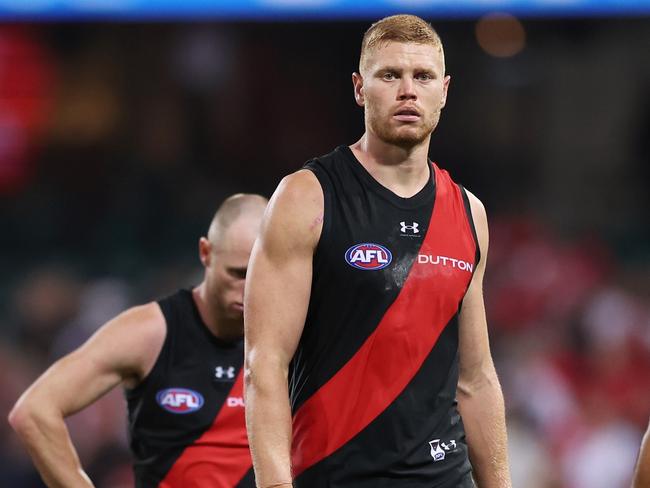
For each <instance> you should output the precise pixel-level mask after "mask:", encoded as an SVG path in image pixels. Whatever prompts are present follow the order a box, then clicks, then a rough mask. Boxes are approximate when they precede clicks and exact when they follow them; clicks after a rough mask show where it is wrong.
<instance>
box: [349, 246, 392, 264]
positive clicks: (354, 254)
mask: <svg viewBox="0 0 650 488" xmlns="http://www.w3.org/2000/svg"><path fill="white" fill-rule="evenodd" d="M392 260H393V255H392V254H391V252H390V251H389V250H388V249H386V248H385V247H384V246H380V245H379V244H373V243H371V242H365V243H363V244H356V245H354V246H352V247H351V248H350V249H348V250H347V251H346V252H345V261H346V262H347V263H348V264H349V265H350V266H352V267H354V268H357V269H365V270H375V269H382V268H385V267H386V266H388V265H389V264H390V263H391V261H392Z"/></svg>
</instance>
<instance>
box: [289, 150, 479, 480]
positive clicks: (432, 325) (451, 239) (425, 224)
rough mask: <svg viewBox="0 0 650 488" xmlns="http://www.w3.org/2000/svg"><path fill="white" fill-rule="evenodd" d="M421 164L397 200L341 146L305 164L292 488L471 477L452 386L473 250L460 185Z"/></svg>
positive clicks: (293, 375) (469, 219)
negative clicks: (316, 231)
mask: <svg viewBox="0 0 650 488" xmlns="http://www.w3.org/2000/svg"><path fill="white" fill-rule="evenodd" d="M429 166H430V178H429V182H428V183H427V184H426V185H425V186H424V188H422V190H421V191H419V192H418V193H417V194H416V195H414V196H413V197H411V198H401V197H399V196H397V195H396V194H394V193H393V192H391V191H390V190H388V189H387V188H385V187H383V186H382V185H381V184H379V183H378V182H377V181H376V180H375V179H374V178H373V177H372V176H371V175H370V174H369V173H368V172H367V171H366V170H365V168H364V167H363V166H362V165H361V164H360V163H359V162H358V160H357V159H356V158H355V156H354V155H353V153H352V151H351V150H350V148H349V147H347V146H340V147H338V148H337V149H336V150H335V151H333V152H332V153H330V154H328V155H326V156H323V157H320V158H316V159H314V160H312V161H310V162H308V163H307V164H306V165H305V167H306V168H307V169H309V170H311V171H312V172H313V173H314V174H315V175H316V177H317V179H318V181H319V183H320V185H321V187H322V189H323V194H324V215H323V227H322V233H321V237H320V240H319V244H318V246H317V248H316V251H315V254H314V258H313V278H312V288H311V297H310V302H309V307H308V311H307V318H306V321H305V326H304V330H303V333H302V336H301V339H300V341H299V345H298V347H297V350H296V353H295V354H294V357H293V360H292V363H291V370H290V378H289V382H290V384H289V387H290V395H291V408H292V414H293V441H292V453H291V455H292V467H293V474H294V477H295V486H296V487H298V488H307V487H309V488H325V487H327V488H342V487H345V488H348V487H349V488H395V487H409V488H411V487H413V488H420V487H422V488H424V487H426V488H433V487H436V488H448V487H449V488H451V487H454V488H458V487H471V486H474V485H473V481H472V476H471V466H470V464H469V459H468V453H467V444H466V441H465V434H464V429H463V425H462V421H461V419H460V416H459V414H458V411H457V408H456V386H457V383H458V314H459V310H460V306H461V303H462V300H463V297H464V296H465V293H466V291H467V288H468V286H469V283H470V280H471V278H472V276H473V273H474V270H475V269H476V265H477V264H478V260H479V247H478V240H477V237H476V231H475V229H474V224H473V221H472V216H471V211H470V207H469V200H468V198H467V195H466V193H465V190H464V189H463V188H462V187H460V186H458V185H456V184H455V183H454V182H453V181H452V180H451V178H450V177H449V175H448V174H447V172H446V171H443V170H441V169H439V168H438V167H437V166H436V165H435V164H433V163H431V164H430V165H429Z"/></svg>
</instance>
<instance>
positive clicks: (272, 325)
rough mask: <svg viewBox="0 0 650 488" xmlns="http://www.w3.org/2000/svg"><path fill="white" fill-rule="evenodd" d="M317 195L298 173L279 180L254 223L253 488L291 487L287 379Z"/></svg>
mask: <svg viewBox="0 0 650 488" xmlns="http://www.w3.org/2000/svg"><path fill="white" fill-rule="evenodd" d="M322 216H323V194H322V190H321V187H320V185H319V183H318V181H317V179H316V177H315V176H314V175H313V173H311V171H308V170H301V171H299V172H297V173H294V174H292V175H290V176H287V177H286V178H284V180H282V182H281V183H280V185H279V187H278V189H277V190H276V192H275V194H274V195H273V197H272V199H271V201H270V203H269V207H268V209H267V211H266V214H265V217H264V221H263V223H262V231H261V233H260V236H259V238H258V240H257V242H256V244H255V247H254V248H253V253H252V255H251V261H250V264H249V268H248V275H247V279H246V295H245V304H244V317H245V334H244V336H245V338H246V339H245V340H246V347H245V378H246V390H245V392H246V393H245V394H246V424H247V428H248V436H249V441H250V446H251V453H252V456H253V464H254V467H255V476H256V480H257V486H258V487H261V488H269V487H281V486H291V483H292V475H291V461H290V450H291V409H290V407H289V392H288V386H287V376H288V368H289V363H290V361H291V359H292V357H293V354H294V352H295V350H296V347H297V345H298V341H299V339H300V336H301V334H302V330H303V326H304V323H305V317H306V315H307V307H308V304H309V297H310V290H311V279H312V259H313V254H314V249H315V247H316V245H317V243H318V239H319V237H320V233H321V228H322Z"/></svg>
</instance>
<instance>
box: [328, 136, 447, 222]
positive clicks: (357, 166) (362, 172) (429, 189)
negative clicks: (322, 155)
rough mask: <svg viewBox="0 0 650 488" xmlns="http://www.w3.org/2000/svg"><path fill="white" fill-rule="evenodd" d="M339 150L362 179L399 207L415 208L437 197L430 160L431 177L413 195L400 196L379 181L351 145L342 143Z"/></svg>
mask: <svg viewBox="0 0 650 488" xmlns="http://www.w3.org/2000/svg"><path fill="white" fill-rule="evenodd" d="M336 149H337V151H339V152H341V153H342V154H343V156H344V157H345V160H346V161H348V163H350V167H351V168H352V171H354V172H355V173H356V174H357V175H358V176H359V177H360V178H361V179H362V180H364V181H365V182H366V184H368V186H369V187H370V188H371V189H372V190H374V191H375V192H376V193H377V194H379V195H380V196H381V197H383V198H384V199H386V200H388V201H389V202H390V203H392V204H393V205H395V206H396V207H399V208H404V209H413V208H417V207H420V206H422V205H425V204H427V203H429V202H430V201H431V198H434V197H435V189H436V181H435V180H436V177H435V171H434V168H433V163H432V162H431V161H428V163H429V164H428V166H429V179H428V180H427V182H426V183H425V184H424V186H423V187H422V188H421V189H420V190H419V191H418V192H417V193H416V194H415V195H413V196H411V197H406V198H405V197H400V196H399V195H397V194H396V193H395V192H393V191H392V190H389V189H388V188H386V187H385V186H384V185H382V184H381V183H379V182H378V181H377V180H376V179H375V178H374V177H373V176H372V175H371V174H370V173H369V172H368V170H367V169H366V168H365V167H364V166H363V164H361V162H360V161H359V160H358V159H357V157H356V156H355V155H354V153H353V152H352V149H350V147H349V146H345V145H341V146H339V147H337V148H336Z"/></svg>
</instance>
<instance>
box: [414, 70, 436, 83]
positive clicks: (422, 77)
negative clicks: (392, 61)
mask: <svg viewBox="0 0 650 488" xmlns="http://www.w3.org/2000/svg"><path fill="white" fill-rule="evenodd" d="M416 78H417V79H418V80H422V81H429V80H433V75H432V74H431V73H426V72H424V73H418V74H417V75H416Z"/></svg>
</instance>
